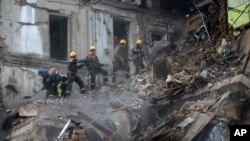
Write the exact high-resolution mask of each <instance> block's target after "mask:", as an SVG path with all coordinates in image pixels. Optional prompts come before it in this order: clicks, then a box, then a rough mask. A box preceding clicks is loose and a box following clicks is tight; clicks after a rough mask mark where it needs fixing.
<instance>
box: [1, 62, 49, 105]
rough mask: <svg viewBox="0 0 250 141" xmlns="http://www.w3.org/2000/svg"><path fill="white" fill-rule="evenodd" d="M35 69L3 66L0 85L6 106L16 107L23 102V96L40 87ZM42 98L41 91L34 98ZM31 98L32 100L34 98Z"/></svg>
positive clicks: (39, 79) (42, 93)
mask: <svg viewBox="0 0 250 141" xmlns="http://www.w3.org/2000/svg"><path fill="white" fill-rule="evenodd" d="M36 73H37V70H34V69H30V68H21V67H11V66H3V68H2V71H1V74H0V76H1V80H2V83H1V86H0V87H2V95H3V104H4V106H5V107H7V108H11V107H17V106H19V105H20V104H21V103H23V102H25V100H24V99H23V97H24V96H26V95H28V96H31V95H32V94H33V89H34V90H39V89H40V88H42V81H41V78H40V77H39V76H38V75H36ZM38 98H40V99H44V98H45V93H44V91H42V92H41V93H39V94H38V95H37V96H36V97H34V99H38ZM34 99H33V100H34Z"/></svg>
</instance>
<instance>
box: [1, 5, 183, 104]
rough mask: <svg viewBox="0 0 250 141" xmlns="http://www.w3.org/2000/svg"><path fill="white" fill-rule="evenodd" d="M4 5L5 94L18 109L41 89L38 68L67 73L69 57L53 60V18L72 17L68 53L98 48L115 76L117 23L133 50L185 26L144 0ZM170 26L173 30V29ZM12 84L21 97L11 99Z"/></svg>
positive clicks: (165, 37) (3, 71)
mask: <svg viewBox="0 0 250 141" xmlns="http://www.w3.org/2000/svg"><path fill="white" fill-rule="evenodd" d="M0 2H1V4H0V59H1V60H0V62H2V63H1V64H3V65H1V66H2V67H1V69H2V71H1V79H2V82H3V83H2V84H1V86H2V91H3V96H4V97H5V96H6V99H8V100H7V101H8V102H7V103H9V101H12V103H16V104H17V105H18V103H20V102H21V101H22V99H21V97H22V96H23V95H31V93H32V89H34V88H35V87H37V85H41V84H39V83H38V81H40V80H37V81H34V79H33V78H37V75H35V73H37V69H38V68H49V67H51V66H56V67H57V69H58V70H60V72H62V73H65V72H66V69H67V68H66V66H67V65H66V60H67V59H63V60H56V59H52V58H51V52H50V42H51V41H50V36H52V35H50V16H51V15H53V16H54V15H56V16H61V17H66V18H67V29H66V30H67V35H66V36H67V39H66V40H67V42H66V43H67V49H66V50H67V52H66V54H69V52H70V51H72V50H74V51H76V52H77V53H78V58H85V56H86V54H87V52H88V47H89V46H90V45H96V46H97V55H98V57H99V58H100V62H101V63H104V64H108V66H109V67H108V68H106V69H108V71H109V72H110V74H111V71H112V58H113V50H114V21H122V22H124V23H126V24H127V26H126V28H125V30H126V31H127V40H128V45H129V48H130V49H131V48H132V47H134V46H135V41H136V39H138V38H141V39H142V40H143V41H144V42H145V46H149V45H150V44H151V43H152V41H153V40H152V34H153V33H154V34H155V33H159V35H160V36H161V39H165V40H170V39H171V36H172V35H174V33H175V31H182V30H181V27H183V26H182V24H183V23H184V22H182V19H176V18H175V17H173V15H171V13H170V14H167V13H166V12H165V11H159V10H158V11H155V10H151V9H150V8H148V9H141V8H139V7H138V5H137V4H138V3H140V1H135V2H132V3H133V4H131V2H128V1H126V2H120V1H112V0H105V1H93V0H91V1H85V0H81V1H80V0H1V1H0ZM148 3H149V2H148ZM118 26H119V25H118ZM170 26H172V27H173V28H172V29H173V31H171V30H170V29H169V27H170ZM175 29H178V30H175ZM117 40H119V39H117ZM145 50H147V48H145ZM56 53H57V52H56ZM66 56H68V55H66ZM23 67H25V68H23ZM30 70H32V71H30ZM131 70H133V69H131ZM28 72H32V73H30V74H29V73H28ZM26 74H27V75H26ZM10 78H13V80H16V83H15V84H11V83H10V82H9V80H10ZM31 78H32V79H31ZM19 81H20V82H19ZM9 85H10V86H11V87H12V85H13V86H14V87H15V88H17V89H18V90H17V91H18V93H20V95H17V97H16V98H13V97H12V96H11V95H9V94H8V93H9V91H8V90H7V89H6V86H9Z"/></svg>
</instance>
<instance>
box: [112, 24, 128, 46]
mask: <svg viewBox="0 0 250 141" xmlns="http://www.w3.org/2000/svg"><path fill="white" fill-rule="evenodd" d="M127 38H128V23H127V22H124V21H117V20H114V45H115V46H117V45H118V44H119V41H120V40H121V39H125V40H126V41H127V42H128V40H127Z"/></svg>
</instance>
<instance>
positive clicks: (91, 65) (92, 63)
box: [86, 46, 108, 90]
mask: <svg viewBox="0 0 250 141" xmlns="http://www.w3.org/2000/svg"><path fill="white" fill-rule="evenodd" d="M86 65H87V68H88V71H89V73H90V77H91V90H93V89H94V88H95V85H96V84H95V77H96V74H97V73H101V74H102V75H103V83H104V85H105V84H106V83H107V81H108V72H107V71H106V70H104V69H102V66H104V65H103V64H101V63H99V59H98V57H97V56H96V47H95V46H90V48H89V53H88V55H87V57H86Z"/></svg>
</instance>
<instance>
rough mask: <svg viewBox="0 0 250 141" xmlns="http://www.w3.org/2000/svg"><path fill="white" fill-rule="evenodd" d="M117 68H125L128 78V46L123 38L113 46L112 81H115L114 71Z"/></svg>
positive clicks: (115, 71)
mask: <svg viewBox="0 0 250 141" xmlns="http://www.w3.org/2000/svg"><path fill="white" fill-rule="evenodd" d="M118 70H125V71H126V78H127V79H128V78H129V71H130V69H129V63H128V46H127V42H126V40H125V39H121V40H120V44H119V45H118V46H116V47H115V52H114V58H113V77H112V81H113V83H116V73H117V71H118Z"/></svg>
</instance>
